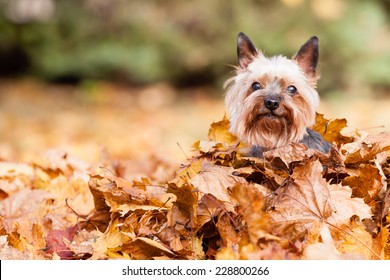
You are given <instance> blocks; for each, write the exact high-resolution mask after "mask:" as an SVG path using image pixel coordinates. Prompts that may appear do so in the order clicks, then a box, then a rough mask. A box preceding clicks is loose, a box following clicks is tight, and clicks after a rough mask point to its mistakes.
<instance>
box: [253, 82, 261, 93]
mask: <svg viewBox="0 0 390 280" xmlns="http://www.w3.org/2000/svg"><path fill="white" fill-rule="evenodd" d="M259 89H262V87H261V85H260V83H258V82H255V83H253V84H252V90H253V91H256V90H259Z"/></svg>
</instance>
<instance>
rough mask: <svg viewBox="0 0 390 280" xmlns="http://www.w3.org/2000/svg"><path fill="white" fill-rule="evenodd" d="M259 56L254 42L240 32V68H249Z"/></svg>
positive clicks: (238, 38) (238, 40) (238, 51)
mask: <svg viewBox="0 0 390 280" xmlns="http://www.w3.org/2000/svg"><path fill="white" fill-rule="evenodd" d="M257 55H258V51H257V49H256V47H255V46H254V45H253V43H252V41H251V40H250V39H249V38H248V37H247V36H246V35H245V34H244V33H242V32H240V33H239V34H238V37H237V56H238V63H239V64H240V66H241V67H242V68H244V69H245V68H247V67H248V65H249V64H250V63H251V62H252V61H253V59H254V58H255V56H257Z"/></svg>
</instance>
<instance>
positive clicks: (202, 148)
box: [0, 115, 390, 259]
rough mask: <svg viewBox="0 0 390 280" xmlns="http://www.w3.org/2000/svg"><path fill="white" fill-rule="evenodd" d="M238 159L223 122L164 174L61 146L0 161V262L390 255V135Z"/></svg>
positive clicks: (334, 137)
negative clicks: (20, 160)
mask: <svg viewBox="0 0 390 280" xmlns="http://www.w3.org/2000/svg"><path fill="white" fill-rule="evenodd" d="M345 126H346V121H345V120H332V121H329V120H326V119H324V118H323V116H322V115H318V116H317V124H316V126H315V127H314V129H315V130H317V131H318V132H319V133H321V134H322V135H323V136H324V138H325V139H326V140H328V141H329V142H332V143H334V144H335V145H334V148H333V149H332V150H331V152H330V153H329V154H328V155H326V154H322V153H319V152H316V151H313V150H309V149H307V148H306V147H305V146H304V145H301V144H292V145H290V146H286V147H283V148H279V149H275V150H271V151H268V152H266V153H265V154H264V158H262V159H261V158H251V157H246V156H245V154H246V152H247V148H246V147H244V146H243V145H242V144H240V143H238V142H237V140H236V139H235V138H234V136H232V135H231V134H229V132H228V121H227V120H226V119H224V120H222V121H220V122H217V123H214V124H212V125H211V128H210V131H209V141H198V142H196V143H195V144H194V149H195V150H196V152H195V155H194V156H193V157H191V158H189V159H188V161H187V162H186V163H184V164H183V165H182V166H181V167H180V168H179V170H178V171H177V172H176V176H175V178H173V179H171V180H168V181H163V182H161V181H155V180H152V179H147V178H143V179H142V180H139V181H127V180H125V179H124V178H122V177H121V176H120V174H121V168H120V166H118V165H115V164H113V163H112V162H108V163H106V164H105V165H104V164H103V165H104V167H99V168H94V169H92V168H90V167H88V166H86V165H84V164H83V163H81V162H79V161H77V160H76V159H73V158H71V157H70V156H68V155H66V154H60V153H57V152H54V153H52V154H51V157H48V158H46V159H45V160H42V161H37V162H33V163H31V164H12V163H6V162H2V163H1V164H2V165H0V177H1V185H0V199H1V201H2V203H1V206H0V215H1V224H0V252H1V253H0V259H5V258H8V259H10V258H11V259H12V258H16V259H27V258H28V259H31V258H35V259H107V258H108V259H113V258H122V259H390V238H389V229H390V228H389V227H390V226H389V224H390V212H389V207H390V191H389V189H388V187H387V186H388V182H389V180H390V135H388V134H383V133H382V134H376V135H368V134H366V133H364V132H359V131H356V132H355V133H353V135H351V136H345V135H343V134H342V133H341V130H342V129H343V128H345Z"/></svg>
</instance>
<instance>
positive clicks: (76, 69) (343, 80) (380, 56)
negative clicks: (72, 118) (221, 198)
mask: <svg viewBox="0 0 390 280" xmlns="http://www.w3.org/2000/svg"><path fill="white" fill-rule="evenodd" d="M389 7H390V4H389V1H388V0H277V1H266V0H257V1H256V0H241V1H234V0H197V1H177V0H166V1H158V0H142V1H141V0H111V1H106V0H0V11H1V12H0V13H1V14H0V75H9V74H15V73H17V74H24V75H26V74H29V75H34V76H37V77H41V78H44V79H47V80H53V81H79V80H83V79H121V80H127V81H130V82H133V83H137V84H139V83H152V82H156V81H161V80H166V81H169V82H171V83H173V84H176V85H180V86H191V85H199V84H214V85H215V84H217V85H218V86H221V84H222V81H223V80H224V79H225V78H226V77H227V76H228V75H229V72H230V71H231V70H232V68H231V67H230V66H229V65H235V64H236V54H235V48H236V46H235V40H236V36H237V33H238V32H239V31H243V32H245V33H247V35H248V36H249V37H250V38H251V39H252V40H253V41H254V42H255V43H256V45H257V47H258V48H260V49H262V50H264V51H265V52H266V54H268V55H273V54H279V53H284V54H286V55H288V56H291V55H293V54H294V52H295V51H296V50H297V49H298V48H299V46H300V45H301V44H302V43H303V42H305V41H306V40H307V38H309V37H310V36H311V35H313V34H316V35H317V36H318V37H319V38H320V44H321V45H320V48H321V49H320V50H321V58H320V60H321V70H322V72H323V75H322V81H321V83H320V86H321V87H322V91H325V92H329V91H334V90H336V89H342V90H350V91H351V92H353V91H354V90H355V89H356V90H359V91H362V90H363V91H364V90H365V89H367V90H369V89H371V90H372V89H374V90H375V91H378V90H381V91H382V90H384V91H386V92H387V91H389V88H390V79H388V77H387V76H388V73H390V36H389V35H390V29H389V27H390V26H389V18H390V12H389V11H390V8H389Z"/></svg>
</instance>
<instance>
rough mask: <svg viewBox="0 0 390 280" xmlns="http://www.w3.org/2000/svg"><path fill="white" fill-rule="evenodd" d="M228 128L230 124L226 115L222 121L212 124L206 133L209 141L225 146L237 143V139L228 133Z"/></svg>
mask: <svg viewBox="0 0 390 280" xmlns="http://www.w3.org/2000/svg"><path fill="white" fill-rule="evenodd" d="M229 126H230V122H229V120H228V119H227V117H226V115H225V116H224V117H223V120H221V121H219V122H215V123H212V124H211V126H210V130H209V133H208V137H209V141H213V142H216V143H226V144H235V143H237V142H238V140H237V137H236V136H234V135H233V134H231V133H230V132H229Z"/></svg>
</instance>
